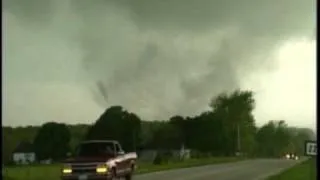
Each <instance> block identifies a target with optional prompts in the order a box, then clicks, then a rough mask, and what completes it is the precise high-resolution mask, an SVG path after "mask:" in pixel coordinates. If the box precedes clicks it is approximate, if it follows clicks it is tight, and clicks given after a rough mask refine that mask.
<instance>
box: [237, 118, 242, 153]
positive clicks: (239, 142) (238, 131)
mask: <svg viewBox="0 0 320 180" xmlns="http://www.w3.org/2000/svg"><path fill="white" fill-rule="evenodd" d="M237 137H238V143H237V147H238V153H240V152H241V141H240V126H239V123H238V125H237Z"/></svg>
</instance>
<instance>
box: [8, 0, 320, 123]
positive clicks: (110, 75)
mask: <svg viewBox="0 0 320 180" xmlns="http://www.w3.org/2000/svg"><path fill="white" fill-rule="evenodd" d="M5 4H6V5H5V8H6V11H7V12H10V13H12V14H14V15H15V16H16V17H17V18H18V19H19V22H21V24H22V25H23V26H24V27H26V28H30V27H32V28H38V29H41V28H46V27H48V26H53V27H57V26H59V27H60V28H57V29H52V33H56V34H59V35H61V36H63V37H65V38H64V41H66V42H70V43H71V42H72V43H71V44H72V45H73V46H74V47H75V48H77V49H79V50H80V51H81V52H82V53H83V55H82V56H81V58H80V59H79V62H80V63H81V65H82V67H83V69H84V71H83V72H82V73H83V74H86V76H88V77H90V78H91V81H93V82H94V83H92V84H94V85H93V86H94V88H95V91H94V92H95V96H96V95H97V93H98V94H100V98H99V96H98V97H96V98H97V99H100V100H101V99H104V100H105V102H104V103H102V104H103V106H109V105H112V104H121V105H123V106H126V107H127V108H129V109H132V110H133V111H136V112H138V113H140V114H142V116H146V117H148V118H167V117H168V116H170V115H173V114H177V113H181V114H185V115H189V114H193V113H195V112H198V111H200V110H202V109H203V108H205V107H206V106H207V104H208V101H209V99H210V98H211V97H212V96H214V95H216V94H218V93H220V92H222V91H226V90H232V89H235V88H238V87H240V86H241V82H242V81H245V79H246V76H247V75H248V74H250V73H254V72H257V71H263V70H266V69H268V70H269V68H272V64H273V62H266V59H267V57H269V56H270V53H272V50H274V49H275V48H277V47H278V45H279V44H280V43H281V42H283V41H285V40H287V39H289V38H291V37H296V36H305V35H309V34H312V30H313V29H314V28H315V1H314V0H268V1H257V0H241V1H239V0H238V1H236V0H134V1H133V0H127V1H125V0H113V1H111V0H110V1H102V0H94V1H88V0H65V1H55V0H47V1H46V0H38V1H36V0H32V1H28V3H26V1H22V0H20V1H18V0H15V1H13V0H11V1H9V0H7V1H6V2H5ZM96 82H99V83H100V85H99V86H97V85H96V84H97V83H96ZM102 87H103V88H102ZM101 91H102V92H101ZM103 91H105V92H103ZM106 94H107V95H106ZM106 97H107V98H106ZM100 104H101V103H100Z"/></svg>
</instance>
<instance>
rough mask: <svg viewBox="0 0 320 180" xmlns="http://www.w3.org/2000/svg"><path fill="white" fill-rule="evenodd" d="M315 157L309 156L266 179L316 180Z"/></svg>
mask: <svg viewBox="0 0 320 180" xmlns="http://www.w3.org/2000/svg"><path fill="white" fill-rule="evenodd" d="M316 174H317V167H316V159H315V158H311V159H309V160H306V161H304V162H302V163H300V164H298V165H295V166H293V167H292V168H290V169H288V170H286V171H284V172H282V173H280V174H277V175H274V176H271V177H269V178H268V179H267V180H316V179H317V177H316Z"/></svg>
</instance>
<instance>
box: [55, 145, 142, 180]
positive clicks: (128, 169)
mask: <svg viewBox="0 0 320 180" xmlns="http://www.w3.org/2000/svg"><path fill="white" fill-rule="evenodd" d="M136 159H137V154H136V153H135V152H130V153H125V152H124V151H123V149H122V147H121V145H120V143H119V142H118V141H106V140H90V141H84V142H82V143H80V145H79V146H78V148H77V150H76V153H75V156H74V157H71V158H68V159H66V160H65V161H64V163H63V168H62V175H61V179H62V180H91V179H92V180H93V179H110V180H111V179H114V178H119V177H124V178H125V179H126V180H130V179H131V177H132V174H133V172H134V170H135V167H136Z"/></svg>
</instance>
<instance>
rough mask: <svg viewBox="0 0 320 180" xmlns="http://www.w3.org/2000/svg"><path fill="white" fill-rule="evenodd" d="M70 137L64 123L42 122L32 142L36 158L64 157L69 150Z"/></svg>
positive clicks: (55, 158) (58, 158) (56, 158)
mask: <svg viewBox="0 0 320 180" xmlns="http://www.w3.org/2000/svg"><path fill="white" fill-rule="evenodd" d="M70 139H71V136H70V132H69V129H68V127H67V126H66V125H65V124H62V123H55V122H48V123H45V124H43V125H42V127H41V128H40V129H39V131H38V133H37V135H36V137H35V139H34V143H33V144H34V147H35V152H36V155H37V158H38V160H44V159H53V160H60V159H62V158H65V157H66V154H67V153H68V152H69V150H70V147H69V143H70Z"/></svg>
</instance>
